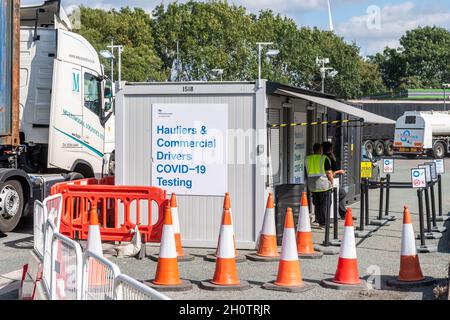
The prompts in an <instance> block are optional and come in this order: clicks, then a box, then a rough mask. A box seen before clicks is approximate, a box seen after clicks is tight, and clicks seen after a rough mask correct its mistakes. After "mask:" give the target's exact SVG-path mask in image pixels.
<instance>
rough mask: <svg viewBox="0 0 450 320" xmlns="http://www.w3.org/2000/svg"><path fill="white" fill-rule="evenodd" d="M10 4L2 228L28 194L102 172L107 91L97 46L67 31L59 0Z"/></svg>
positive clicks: (2, 125) (0, 179)
mask: <svg viewBox="0 0 450 320" xmlns="http://www.w3.org/2000/svg"><path fill="white" fill-rule="evenodd" d="M3 1H5V0H0V2H2V3H3ZM13 2H14V3H15V4H17V3H18V0H13ZM5 3H8V2H5ZM12 8H14V9H12V10H11V12H13V14H11V15H5V17H6V18H7V19H8V22H7V23H9V25H12V26H14V28H11V29H10V30H14V31H13V32H11V34H9V39H11V44H10V45H9V44H8V43H7V44H6V48H7V50H6V51H8V50H9V49H11V54H9V55H7V54H5V55H0V59H2V60H3V61H0V62H6V63H7V64H9V65H11V69H10V70H6V69H3V70H2V72H3V73H5V74H6V73H7V72H10V73H11V74H12V77H11V79H12V80H11V83H10V85H9V87H10V88H11V98H10V103H8V104H6V106H5V107H6V108H7V109H8V110H7V112H6V113H5V114H10V115H11V116H10V117H8V118H4V119H1V120H2V121H0V231H3V232H8V231H11V230H12V229H14V228H15V226H16V225H17V223H18V221H19V219H20V217H21V216H23V215H27V214H28V213H29V211H32V210H28V209H29V208H32V205H33V203H34V200H35V199H43V198H45V197H46V196H47V195H48V194H49V191H50V187H51V185H53V184H55V183H57V182H61V181H64V180H72V179H79V178H83V177H84V178H91V177H97V178H98V177H101V176H102V175H103V174H104V172H106V165H105V164H104V140H105V122H106V121H107V120H108V115H107V114H106V113H107V112H108V111H107V110H105V106H106V105H109V104H107V103H105V102H106V99H105V96H108V97H109V96H110V91H111V90H110V89H105V87H107V83H106V82H107V80H106V77H105V76H104V70H103V66H102V65H101V64H100V61H99V56H98V54H97V52H96V50H95V49H94V47H93V46H92V45H91V44H90V43H89V42H88V41H87V40H86V39H85V38H83V37H82V36H80V35H78V34H76V33H74V32H71V29H72V28H71V22H70V20H69V19H68V18H67V15H66V13H65V12H64V10H63V8H62V7H61V3H60V1H59V0H51V1H45V2H44V3H43V4H42V5H32V6H22V7H20V12H18V11H19V10H16V9H15V8H18V6H15V5H13V6H12ZM8 12H9V11H8ZM6 18H5V19H6ZM19 23H20V28H17V26H18V24H19ZM16 57H17V60H16ZM19 57H20V58H19ZM15 75H16V76H15ZM14 77H16V79H14ZM17 78H19V79H17ZM17 80H19V81H17ZM7 87H8V86H7ZM108 87H111V85H110V84H108ZM14 92H16V93H17V94H14ZM6 137H8V138H9V139H6ZM2 200H5V201H2ZM2 203H10V204H14V205H2Z"/></svg>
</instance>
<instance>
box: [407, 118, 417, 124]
mask: <svg viewBox="0 0 450 320" xmlns="http://www.w3.org/2000/svg"><path fill="white" fill-rule="evenodd" d="M405 124H416V116H406V119H405Z"/></svg>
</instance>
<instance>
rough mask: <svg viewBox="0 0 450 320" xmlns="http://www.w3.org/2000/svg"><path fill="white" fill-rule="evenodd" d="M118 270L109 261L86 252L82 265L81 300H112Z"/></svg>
mask: <svg viewBox="0 0 450 320" xmlns="http://www.w3.org/2000/svg"><path fill="white" fill-rule="evenodd" d="M119 274H120V269H119V267H118V266H117V265H115V264H114V263H112V262H111V261H109V260H107V259H105V258H103V257H100V256H99V255H97V254H95V253H93V252H90V251H86V252H85V258H84V263H83V289H82V290H83V295H82V300H114V283H115V281H116V279H117V277H118V276H119Z"/></svg>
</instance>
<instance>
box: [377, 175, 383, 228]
mask: <svg viewBox="0 0 450 320" xmlns="http://www.w3.org/2000/svg"><path fill="white" fill-rule="evenodd" d="M383 180H384V179H383V178H382V179H380V205H379V208H378V220H382V219H383V202H384V187H383V185H384V184H383Z"/></svg>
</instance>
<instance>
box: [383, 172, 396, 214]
mask: <svg viewBox="0 0 450 320" xmlns="http://www.w3.org/2000/svg"><path fill="white" fill-rule="evenodd" d="M390 195H391V175H390V174H389V173H388V174H387V175H386V208H385V209H384V218H385V219H387V220H389V221H395V220H396V217H395V216H391V215H389V205H390Z"/></svg>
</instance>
